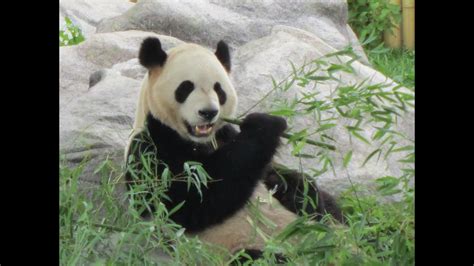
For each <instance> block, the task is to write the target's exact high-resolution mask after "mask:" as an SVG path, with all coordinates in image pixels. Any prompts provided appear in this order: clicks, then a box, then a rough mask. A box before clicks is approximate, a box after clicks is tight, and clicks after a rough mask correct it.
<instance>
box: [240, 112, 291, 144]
mask: <svg viewBox="0 0 474 266" xmlns="http://www.w3.org/2000/svg"><path fill="white" fill-rule="evenodd" d="M286 127H287V126H286V120H285V119H283V118H281V117H278V116H273V115H268V114H265V113H252V114H249V115H247V117H245V119H244V121H243V122H242V124H241V125H240V130H241V131H242V132H247V133H249V134H252V135H253V134H256V135H257V136H259V137H263V138H266V137H280V136H281V135H282V134H283V132H284V131H285V130H286Z"/></svg>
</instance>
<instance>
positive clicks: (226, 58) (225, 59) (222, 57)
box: [215, 41, 230, 72]
mask: <svg viewBox="0 0 474 266" xmlns="http://www.w3.org/2000/svg"><path fill="white" fill-rule="evenodd" d="M215 55H216V57H217V59H219V61H220V62H221V64H222V65H223V66H224V68H225V70H227V72H230V53H229V46H227V44H226V43H225V42H224V41H219V43H218V44H217V49H216V52H215Z"/></svg>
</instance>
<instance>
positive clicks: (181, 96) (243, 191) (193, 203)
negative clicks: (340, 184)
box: [125, 38, 343, 257]
mask: <svg viewBox="0 0 474 266" xmlns="http://www.w3.org/2000/svg"><path fill="white" fill-rule="evenodd" d="M215 56H216V57H217V59H218V60H219V62H220V63H221V64H222V66H223V67H224V69H225V70H226V71H227V72H230V69H231V64H230V55H229V50H228V46H227V45H226V44H225V43H224V42H222V41H221V42H219V44H218V46H217V49H216V52H215ZM166 60H167V54H166V52H164V51H163V50H162V48H161V43H160V41H159V40H158V39H156V38H148V39H145V40H144V42H143V43H142V46H141V48H140V52H139V61H140V63H141V64H142V65H143V66H144V67H146V68H148V69H149V70H150V71H152V70H153V69H154V68H156V67H163V66H164V65H165V64H166ZM193 89H194V84H193V83H192V82H191V81H188V80H183V82H182V83H181V85H179V86H178V87H177V88H176V91H175V95H174V97H175V100H176V102H178V103H182V102H185V101H186V99H187V97H188V95H189V94H190V93H191V92H192V91H193ZM213 89H214V91H215V92H216V94H217V96H218V100H219V103H220V105H223V104H225V102H226V98H227V95H226V93H225V91H224V90H222V88H221V87H220V84H219V83H218V82H216V83H215V84H214V88H213ZM285 129H286V121H285V120H284V119H283V118H280V117H276V116H271V115H267V114H263V113H253V114H249V115H247V117H246V118H245V119H244V120H243V122H242V124H241V125H240V132H239V131H237V130H236V129H235V128H234V127H233V126H231V125H229V124H226V125H224V126H222V127H221V128H220V129H219V130H218V131H217V132H216V133H215V138H216V141H217V143H218V148H217V150H215V149H214V148H213V146H212V145H211V143H198V142H194V141H191V140H187V139H184V138H183V137H182V136H181V135H180V134H178V132H176V131H175V130H174V129H172V128H171V127H169V126H167V125H166V124H165V123H163V122H162V121H160V119H159V118H157V117H155V116H153V115H152V114H151V113H148V114H147V115H146V121H145V125H144V128H143V130H141V131H140V132H138V133H137V134H135V135H134V136H133V138H132V139H131V141H130V143H129V145H128V151H127V153H126V158H127V172H126V174H125V178H126V180H127V183H128V187H129V188H131V187H133V186H134V185H135V184H136V183H135V182H140V176H138V177H137V176H136V175H132V174H131V172H130V170H131V169H130V168H131V167H133V171H135V172H136V173H139V172H140V170H141V169H142V168H144V167H143V165H142V164H141V161H140V159H139V158H141V157H142V156H143V155H144V154H149V153H151V154H152V155H154V157H153V158H155V161H153V162H152V163H153V164H152V165H151V169H155V173H153V175H154V176H157V178H159V177H160V176H161V173H162V172H163V170H164V169H165V165H166V166H167V167H168V169H169V170H170V171H171V173H172V174H174V175H178V174H181V173H183V172H184V169H183V165H184V163H185V162H188V161H195V162H200V163H202V164H203V167H204V169H205V170H206V171H207V173H208V174H209V175H210V176H211V177H212V178H214V179H215V181H216V182H209V183H208V184H207V187H205V186H201V192H202V195H200V194H199V192H198V191H197V189H195V188H194V187H193V186H191V187H190V188H189V190H188V185H187V183H186V182H171V185H170V186H169V188H168V190H167V192H166V197H167V198H168V199H169V200H167V199H164V200H163V203H164V204H165V205H166V207H167V209H168V210H171V209H173V208H175V207H176V206H177V205H178V204H181V203H182V202H183V201H185V203H184V204H183V205H182V206H181V208H180V209H179V210H178V211H177V212H175V213H173V214H172V215H171V217H170V218H171V219H172V220H173V221H174V222H176V223H178V224H180V225H181V226H183V227H184V228H186V231H187V232H201V231H203V230H205V229H208V228H210V227H212V226H213V225H217V224H220V223H222V222H224V221H225V220H226V219H227V218H230V217H232V215H234V214H235V213H236V212H237V211H239V210H240V209H242V208H243V207H244V206H245V204H246V203H247V201H248V200H249V199H250V198H251V196H252V193H253V192H254V190H255V188H256V186H257V183H258V182H260V181H263V183H264V184H265V185H266V187H267V189H273V188H275V186H276V187H277V191H276V193H275V194H274V197H275V198H276V199H278V201H279V202H280V203H281V205H283V206H284V207H285V208H286V209H288V210H289V211H291V212H293V213H297V214H299V213H300V212H301V211H302V209H303V203H302V201H303V200H302V199H303V182H302V175H301V174H299V173H298V172H296V171H292V170H284V171H282V170H281V168H278V167H273V166H274V165H273V164H272V158H273V156H274V154H275V153H276V150H277V148H278V146H279V144H280V137H281V135H282V133H283V132H284V131H285ZM131 155H132V156H131ZM130 158H135V160H134V161H131V160H130ZM156 158H157V159H159V160H160V162H163V163H164V164H163V163H159V162H158V161H157V160H156ZM137 178H138V180H137ZM283 179H284V180H283ZM152 193H153V191H152V190H151V189H150V191H149V194H148V196H150V195H151V194H152ZM308 196H310V197H311V198H313V199H315V200H316V202H317V206H316V208H314V207H312V205H310V204H308V205H306V209H304V211H305V212H307V213H310V214H316V218H318V219H319V218H321V216H322V215H323V214H325V213H330V214H332V216H333V217H334V218H335V219H336V220H339V221H341V222H343V216H342V213H341V211H340V209H339V208H338V206H337V204H336V202H335V200H334V199H333V198H332V197H331V196H330V195H329V194H328V193H326V192H324V191H322V190H318V188H317V187H316V186H309V191H308ZM150 207H151V211H152V212H153V211H154V206H153V205H151V206H150ZM142 215H143V216H147V215H149V213H148V212H147V211H144V212H143V213H142ZM260 253H261V252H260V251H259V250H249V252H248V254H253V255H252V256H257V257H258V256H259V254H260Z"/></svg>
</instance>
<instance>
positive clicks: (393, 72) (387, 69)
mask: <svg viewBox="0 0 474 266" xmlns="http://www.w3.org/2000/svg"><path fill="white" fill-rule="evenodd" d="M367 56H368V57H369V61H370V63H372V65H373V67H374V68H375V69H377V70H378V71H380V72H381V73H383V74H384V75H386V76H388V77H390V78H392V79H393V80H394V81H395V82H397V83H399V84H401V85H403V86H405V87H408V88H413V87H414V86H415V51H408V50H405V49H387V50H386V51H384V52H382V53H381V52H376V53H374V52H371V51H368V52H367Z"/></svg>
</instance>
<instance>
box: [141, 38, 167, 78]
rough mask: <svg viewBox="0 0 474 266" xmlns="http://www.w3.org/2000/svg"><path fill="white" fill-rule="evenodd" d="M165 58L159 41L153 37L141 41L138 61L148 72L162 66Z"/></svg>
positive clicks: (165, 55)
mask: <svg viewBox="0 0 474 266" xmlns="http://www.w3.org/2000/svg"><path fill="white" fill-rule="evenodd" d="M167 57H168V55H167V54H166V52H165V51H163V49H162V48H161V43H160V40H159V39H158V38H155V37H148V38H146V39H145V40H143V42H142V45H141V46H140V51H139V52H138V61H139V62H140V64H141V65H142V66H144V67H146V68H148V70H151V69H152V68H154V67H161V66H163V65H164V64H165V62H166V58H167Z"/></svg>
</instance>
